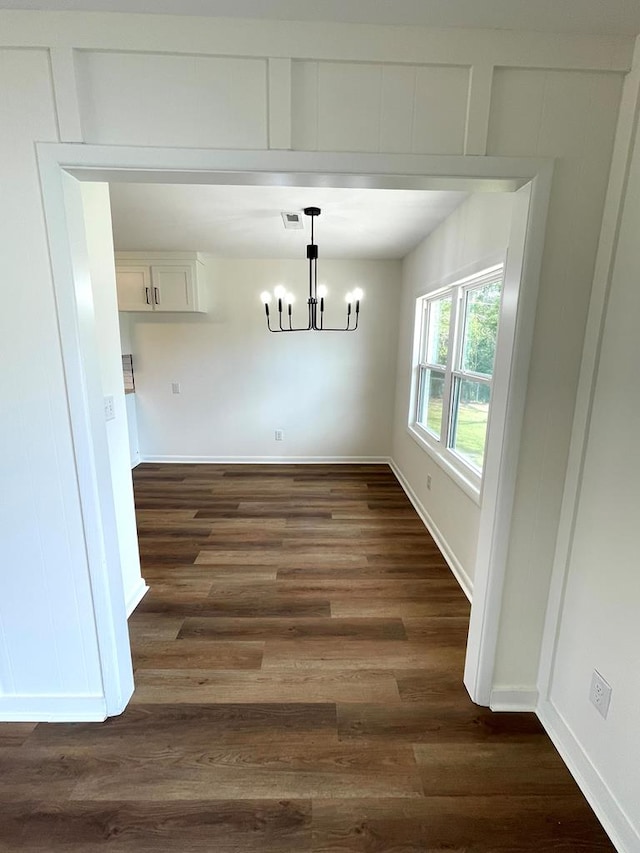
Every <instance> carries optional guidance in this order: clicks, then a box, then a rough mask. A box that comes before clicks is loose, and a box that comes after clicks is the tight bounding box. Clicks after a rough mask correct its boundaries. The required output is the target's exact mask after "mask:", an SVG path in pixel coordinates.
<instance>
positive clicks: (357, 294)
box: [353, 287, 364, 302]
mask: <svg viewBox="0 0 640 853" xmlns="http://www.w3.org/2000/svg"><path fill="white" fill-rule="evenodd" d="M363 296H364V290H362V288H361V287H356V289H355V290H354V291H353V298H354V299H355V300H356V302H359V301H360V300H361V299H362V297H363Z"/></svg>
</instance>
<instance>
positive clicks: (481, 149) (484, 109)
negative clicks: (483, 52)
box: [464, 65, 493, 157]
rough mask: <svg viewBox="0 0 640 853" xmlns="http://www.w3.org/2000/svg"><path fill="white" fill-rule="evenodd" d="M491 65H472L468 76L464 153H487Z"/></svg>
mask: <svg viewBox="0 0 640 853" xmlns="http://www.w3.org/2000/svg"><path fill="white" fill-rule="evenodd" d="M492 86H493V65H474V66H473V67H472V69H471V74H470V76H469V99H468V101H467V122H466V129H465V137H464V153H465V154H475V155H479V156H482V157H484V156H485V154H486V153H487V138H488V135H489V116H490V114H491V88H492Z"/></svg>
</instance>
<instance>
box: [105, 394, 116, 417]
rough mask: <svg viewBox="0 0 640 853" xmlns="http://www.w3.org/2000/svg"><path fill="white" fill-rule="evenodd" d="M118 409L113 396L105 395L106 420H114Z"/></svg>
mask: <svg viewBox="0 0 640 853" xmlns="http://www.w3.org/2000/svg"><path fill="white" fill-rule="evenodd" d="M115 416H116V410H115V404H114V402H113V397H111V396H109V397H105V398H104V419H105V421H112V420H114V419H115Z"/></svg>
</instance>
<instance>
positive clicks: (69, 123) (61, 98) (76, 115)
mask: <svg viewBox="0 0 640 853" xmlns="http://www.w3.org/2000/svg"><path fill="white" fill-rule="evenodd" d="M49 53H50V56H51V77H52V81H53V97H54V101H55V107H56V116H57V118H58V133H59V135H60V142H83V141H84V140H83V137H82V120H81V117H80V101H79V99H78V86H77V82H76V67H75V57H74V52H73V50H72V49H71V48H65V47H54V48H51V50H50V51H49Z"/></svg>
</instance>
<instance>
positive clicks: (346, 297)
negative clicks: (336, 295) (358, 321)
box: [344, 292, 353, 302]
mask: <svg viewBox="0 0 640 853" xmlns="http://www.w3.org/2000/svg"><path fill="white" fill-rule="evenodd" d="M344 301H345V302H353V293H351V292H349V293H347V295H346V296H345V298H344Z"/></svg>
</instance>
